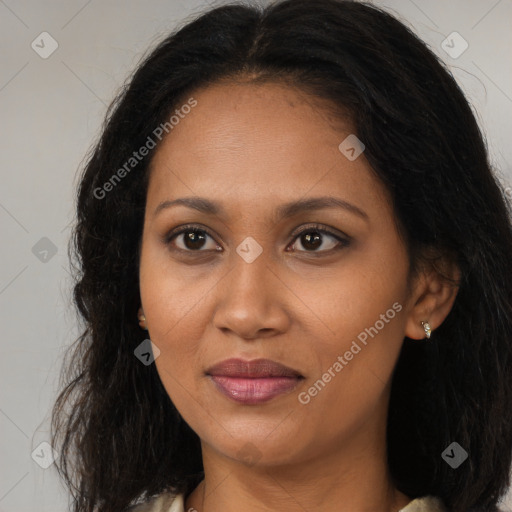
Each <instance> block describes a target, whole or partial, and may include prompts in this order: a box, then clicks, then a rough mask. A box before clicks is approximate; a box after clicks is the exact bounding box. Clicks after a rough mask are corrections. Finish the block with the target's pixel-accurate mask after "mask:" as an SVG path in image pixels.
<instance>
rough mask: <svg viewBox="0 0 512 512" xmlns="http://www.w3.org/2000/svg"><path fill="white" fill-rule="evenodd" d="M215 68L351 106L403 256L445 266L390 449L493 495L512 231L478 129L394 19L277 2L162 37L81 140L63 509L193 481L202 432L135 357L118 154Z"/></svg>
mask: <svg viewBox="0 0 512 512" xmlns="http://www.w3.org/2000/svg"><path fill="white" fill-rule="evenodd" d="M218 80H235V81H236V80H245V81H253V82H264V81H279V82H281V83H286V84H288V85H290V86H291V87H297V88H299V89H301V90H302V91H305V92H308V93H310V94H311V95H313V96H314V97H316V98H320V99H323V100H325V104H326V108H329V107H328V106H327V105H330V106H331V107H330V108H332V112H333V113H336V114H337V115H343V113H345V114H346V115H348V116H349V117H350V119H351V120H352V121H353V123H354V126H355V127H356V133H357V136H358V137H359V138H360V139H361V140H362V141H363V142H364V144H365V146H366V150H365V156H366V158H367V159H368V161H369V162H370V164H371V166H372V168H373V170H374V172H375V175H376V176H377V177H378V178H379V179H380V180H382V182H383V183H384V184H385V185H386V186H387V187H388V189H389V190H390V192H391V194H392V198H393V204H394V211H395V216H396V219H397V223H398V225H399V227H400V230H401V232H402V233H403V235H404V240H405V241H406V246H407V249H408V252H409V256H410V261H411V264H412V266H413V267H414V266H415V265H416V264H417V263H418V262H419V261H420V260H421V259H422V258H423V257H424V255H425V254H426V250H427V249H428V250H429V251H432V250H434V251H436V252H437V253H438V254H441V255H445V256H446V255H448V257H449V258H450V259H451V260H452V261H455V262H456V264H457V265H458V266H459V268H460V270H461V280H460V288H459V292H458V295H457V298H456V300H455V303H454V306H453V309H452V311H451V312H450V314H449V315H448V317H447V318H446V320H445V322H444V323H443V324H442V325H441V326H440V327H439V328H438V329H436V331H435V332H434V335H433V341H432V342H430V343H420V342H413V341H412V340H409V339H407V338H406V339H405V340H404V345H403V349H402V352H401V354H400V357H399V360H398V362H397V366H396V370H395V373H394V377H393V383H392V390H391V401H390V407H389V419H388V429H387V441H388V453H389V455H388V461H389V467H390V472H391V476H392V478H393V481H394V483H395V485H396V486H397V488H398V489H400V490H401V491H402V492H403V493H405V494H406V495H408V496H410V497H412V498H414V497H420V496H424V495H427V494H431V495H436V496H438V497H440V498H442V499H443V501H444V502H445V504H446V505H447V506H448V507H449V508H450V509H451V510H453V511H454V512H462V511H466V510H477V509H479V510H486V511H487V510H493V507H494V506H495V504H496V502H497V501H498V499H499V498H500V496H502V495H503V494H504V492H505V491H506V488H507V486H508V483H509V468H510V464H511V456H512V275H511V266H510V257H511V255H512V228H511V223H510V210H509V206H508V205H507V203H506V200H505V195H504V191H503V190H502V188H501V186H500V184H499V182H498V180H497V179H496V178H495V177H494V176H493V171H492V168H491V166H490V163H489V159H488V155H487V150H486V146H485V140H484V137H483V135H482V133H481V132H480V130H479V127H478V125H477V122H476V120H475V117H474V115H473V113H472V110H471V107H470V106H469V104H468V101H467V100H466V99H465V97H464V94H463V93H462V91H461V89H460V88H459V87H458V85H457V83H456V82H455V80H454V79H453V77H452V75H451V74H450V72H449V71H448V70H447V69H446V68H445V66H444V65H443V63H442V62H441V61H440V60H439V59H438V58H437V57H436V56H435V54H434V53H433V52H432V51H431V50H430V49H429V48H428V47H427V46H426V45H425V44H424V43H423V42H422V41H421V40H420V39H419V38H418V37H417V36H415V35H414V34H413V32H412V31H411V30H410V29H408V28H407V27H406V26H405V25H404V24H402V23H401V22H400V21H398V20H397V19H396V18H395V17H393V16H392V15H390V14H388V13H386V12H384V11H382V10H380V9H378V8H376V7H374V6H372V5H371V4H367V3H360V2H352V1H344V0H285V1H282V2H279V3H276V4H274V5H269V6H267V7H249V6H246V5H242V4H239V5H238V4H231V5H225V6H221V7H218V8H215V9H212V10H210V11H209V12H206V13H204V14H202V15H201V16H199V17H197V18H196V19H195V20H193V21H191V22H190V23H188V24H186V25H185V26H183V27H182V28H181V29H180V30H178V31H176V32H175V33H173V34H171V35H170V36H169V37H167V38H166V39H165V40H163V41H162V42H161V43H160V44H159V45H158V46H157V47H156V48H155V49H154V50H153V51H151V53H149V54H148V55H146V56H145V57H144V58H143V61H142V63H141V64H140V65H139V66H138V69H137V70H136V72H135V73H134V75H133V77H132V79H131V81H130V83H129V84H128V85H127V86H126V87H124V88H123V90H122V91H121V92H120V94H119V95H118V97H117V99H116V100H115V101H114V102H113V103H112V105H111V106H110V108H109V110H108V112H107V116H106V120H105V123H104V126H103V130H102V133H101V136H100V138H99V140H98V141H97V143H96V144H95V146H94V148H93V149H92V150H91V152H90V154H89V155H88V156H87V163H86V165H85V166H84V169H83V174H82V176H81V181H80V185H79V190H78V195H77V222H76V227H75V229H74V232H73V237H72V240H71V243H70V256H71V258H72V259H75V260H76V262H75V263H74V265H75V275H76V283H75V286H74V301H75V303H76V306H77V309H78V312H79V314H80V316H81V319H82V321H83V325H82V331H81V332H82V334H81V335H80V337H79V339H77V340H76V342H75V343H74V345H73V346H72V347H70V351H69V353H68V358H69V359H66V361H65V363H66V364H65V366H64V372H63V376H62V378H63V380H65V382H64V383H63V389H62V391H61V393H60V395H59V396H58V399H57V401H56V403H55V406H54V409H53V417H52V440H53V444H54V446H55V447H56V448H57V450H58V451H59V452H60V457H59V458H58V461H57V464H58V470H59V473H60V474H61V476H62V477H63V478H64V479H65V482H66V484H67V485H68V487H69V489H70V491H71V493H72V496H73V506H74V511H75V512H92V511H93V510H94V511H98V512H106V511H120V510H123V509H125V508H126V507H127V506H129V505H130V504H133V503H136V502H137V500H138V499H139V500H144V499H147V498H149V497H151V496H154V495H156V494H158V493H161V492H164V491H172V492H176V493H179V492H184V493H188V492H190V491H191V489H193V488H194V487H195V485H197V483H198V482H199V481H200V480H201V479H202V478H203V476H204V475H203V467H202V460H201V449H200V441H199V438H198V436H197V435H196V434H195V433H194V432H193V431H192V430H191V429H190V427H189V426H188V425H187V424H186V423H185V422H184V420H183V419H182V418H181V416H180V414H179V412H178V411H177V410H176V408H175V407H174V405H173V403H172V402H171V400H170V398H169V397H168V395H167V393H166V391H165V389H164V387H163V385H162V383H161V381H160V379H159V376H158V373H157V370H156V368H155V365H154V364H152V365H148V366H145V365H143V364H141V362H140V361H139V360H138V359H137V358H136V357H135V356H134V349H135V348H136V347H137V346H138V345H139V344H140V343H141V342H142V341H143V340H144V338H145V336H144V333H143V331H141V329H140V328H139V326H138V324H137V308H138V307H139V305H140V296H139V285H138V264H139V251H140V242H141V234H142V227H143V216H144V209H145V196H146V190H147V181H148V166H149V164H150V162H151V156H152V154H154V150H151V151H152V152H151V153H150V154H149V155H148V156H147V157H145V158H141V159H140V160H137V163H136V165H133V162H132V164H131V165H132V166H131V167H129V168H128V167H127V166H126V162H127V161H128V159H129V158H130V157H131V156H132V154H133V152H134V151H136V150H137V149H138V148H140V147H142V146H144V145H145V144H146V145H147V143H148V142H147V141H148V137H150V136H151V137H152V139H153V140H155V135H154V133H155V129H156V128H157V127H159V126H161V125H163V123H165V122H168V120H169V117H170V115H172V113H173V112H174V111H175V109H177V108H179V107H180V105H182V104H183V103H185V102H186V101H187V100H188V99H189V98H190V97H191V96H193V93H194V91H197V90H198V88H200V87H206V86H208V85H209V84H212V83H215V82H216V81H218ZM219 108H221V107H219ZM171 136H172V135H171ZM156 142H157V143H158V142H159V140H156ZM123 166H124V169H125V171H126V172H125V173H122V172H121V173H119V172H118V170H119V169H121V168H123ZM132 167H133V168H132ZM127 169H129V171H127ZM116 173H117V174H116ZM114 174H116V175H117V178H116V179H113V175H114ZM118 178H122V179H118ZM107 183H110V185H106V184H107ZM452 442H457V443H458V444H459V445H460V446H461V447H462V448H464V450H465V451H466V452H467V453H468V454H469V457H468V459H467V460H466V461H465V462H464V463H463V464H462V465H460V466H459V467H458V468H457V469H453V468H452V467H451V466H450V465H448V464H447V463H446V462H445V460H443V458H442V457H441V454H442V452H443V451H444V450H445V448H446V447H448V446H449V445H450V444H451V443H452Z"/></svg>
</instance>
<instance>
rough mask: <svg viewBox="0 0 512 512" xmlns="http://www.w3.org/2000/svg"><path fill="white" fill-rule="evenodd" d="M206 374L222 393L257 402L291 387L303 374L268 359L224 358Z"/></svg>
mask: <svg viewBox="0 0 512 512" xmlns="http://www.w3.org/2000/svg"><path fill="white" fill-rule="evenodd" d="M206 374H207V375H208V376H209V377H210V378H211V380H212V381H213V382H214V383H215V385H216V387H217V389H218V390H219V391H220V392H221V393H223V394H224V395H225V396H227V397H229V398H231V399H232V400H234V401H236V402H239V403H243V404H247V405H248V404H259V403H263V402H267V401H268V400H271V399H272V398H274V397H275V396H277V395H280V394H282V393H286V392H289V391H291V390H292V389H293V388H295V387H296V386H297V384H298V383H299V381H300V380H302V379H303V378H304V377H303V376H302V375H301V374H300V373H299V372H298V371H296V370H293V369H292V368H289V367H287V366H284V365H282V364H280V363H277V362H275V361H272V360H270V359H253V360H252V361H245V360H243V359H227V360H225V361H222V362H220V363H218V364H216V365H214V366H212V367H210V368H209V369H208V370H207V371H206Z"/></svg>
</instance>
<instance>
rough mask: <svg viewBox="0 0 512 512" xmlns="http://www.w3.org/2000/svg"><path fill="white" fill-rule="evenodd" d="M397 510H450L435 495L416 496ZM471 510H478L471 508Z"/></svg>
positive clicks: (400, 511)
mask: <svg viewBox="0 0 512 512" xmlns="http://www.w3.org/2000/svg"><path fill="white" fill-rule="evenodd" d="M399 512H450V511H449V509H448V508H447V507H446V505H445V504H444V503H443V501H442V500H441V499H440V498H437V497H435V496H424V497H422V498H416V499H414V500H412V501H411V502H410V503H409V504H407V505H406V506H405V507H404V508H403V509H401V510H399ZM472 512H478V511H477V510H475V509H472ZM493 512H506V511H505V510H503V509H501V508H498V507H496V508H495V509H493Z"/></svg>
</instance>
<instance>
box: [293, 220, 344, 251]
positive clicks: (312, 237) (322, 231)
mask: <svg viewBox="0 0 512 512" xmlns="http://www.w3.org/2000/svg"><path fill="white" fill-rule="evenodd" d="M293 236H295V238H294V244H293V246H295V245H296V244H297V242H299V243H300V244H301V245H302V246H303V247H304V248H305V249H306V250H305V251H302V250H299V251H298V252H310V253H317V252H322V253H323V252H329V251H330V250H339V249H343V248H344V247H347V246H348V245H349V243H350V242H349V239H348V237H346V238H344V237H342V236H340V235H338V234H335V233H334V232H332V231H331V230H330V229H329V228H327V227H325V226H321V225H318V224H313V225H309V226H306V227H305V228H303V229H302V230H301V231H299V232H298V233H294V235H293ZM293 246H292V247H293ZM319 248H320V249H322V250H317V249H319ZM292 252H297V249H296V248H293V249H292Z"/></svg>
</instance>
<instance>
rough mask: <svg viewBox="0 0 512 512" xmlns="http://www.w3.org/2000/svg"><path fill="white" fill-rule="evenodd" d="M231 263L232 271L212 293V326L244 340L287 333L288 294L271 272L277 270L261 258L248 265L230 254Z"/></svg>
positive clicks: (277, 272) (276, 271) (288, 319)
mask: <svg viewBox="0 0 512 512" xmlns="http://www.w3.org/2000/svg"><path fill="white" fill-rule="evenodd" d="M232 260H233V261H232V262H230V263H231V264H232V266H231V269H230V270H229V271H228V273H227V275H225V276H224V278H222V279H221V281H220V282H219V283H218V285H217V286H216V290H215V292H214V293H215V309H214V313H213V324H214V326H215V327H216V328H217V329H220V330H222V331H224V332H226V333H227V332H231V333H233V334H234V335H236V336H238V337H240V338H243V339H256V338H267V337H271V336H275V335H276V334H280V333H283V332H286V330H287V329H288V326H289V323H290V314H289V310H288V307H289V301H290V297H289V295H290V292H289V291H287V288H286V286H285V285H284V284H283V282H282V281H281V280H280V279H279V277H278V275H279V270H278V269H277V268H273V267H277V266H276V265H272V264H271V263H269V260H268V258H266V257H264V255H263V254H262V255H260V256H259V257H258V258H256V259H255V260H254V261H252V262H251V263H248V262H247V261H244V259H243V258H241V257H240V256H239V255H238V254H237V253H233V258H232ZM271 265H272V267H271Z"/></svg>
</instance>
